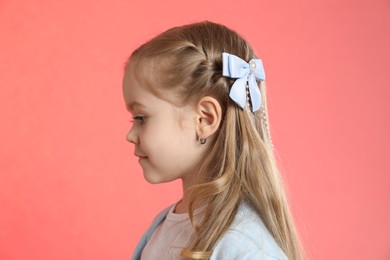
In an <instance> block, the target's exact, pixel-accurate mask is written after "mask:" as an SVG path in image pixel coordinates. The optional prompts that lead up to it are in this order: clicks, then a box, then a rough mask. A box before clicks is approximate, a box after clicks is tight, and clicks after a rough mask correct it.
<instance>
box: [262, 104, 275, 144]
mask: <svg viewBox="0 0 390 260" xmlns="http://www.w3.org/2000/svg"><path fill="white" fill-rule="evenodd" d="M260 112H261V121H263V123H264V127H265V131H266V134H267V136H268V139H269V142H270V146H271V148H272V150H273V149H274V144H273V143H272V139H271V134H270V131H269V128H268V122H267V113H266V112H265V109H264V107H263V106H261V108H260Z"/></svg>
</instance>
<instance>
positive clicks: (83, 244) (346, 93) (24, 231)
mask: <svg viewBox="0 0 390 260" xmlns="http://www.w3.org/2000/svg"><path fill="white" fill-rule="evenodd" d="M205 19H207V20H211V21H215V22H220V23H223V24H226V25H227V26H229V27H231V28H233V29H235V30H237V31H238V32H239V33H241V34H242V35H243V36H244V37H245V38H246V39H248V40H249V42H250V43H251V44H252V45H253V46H254V48H255V49H256V51H257V53H258V55H259V56H260V57H261V58H262V59H263V62H264V66H265V70H266V73H267V87H268V104H269V110H270V124H271V133H272V137H273V141H274V145H275V151H276V154H277V157H278V162H279V165H280V168H281V170H282V172H283V173H284V175H285V178H286V182H287V186H288V191H289V197H290V200H291V206H292V209H293V212H294V215H295V217H296V221H297V225H298V228H299V231H300V233H301V236H302V239H303V241H304V244H305V247H306V250H307V254H308V256H309V259H314V260H320V259H323V260H325V259H333V260H337V259H354V260H360V259H361V260H363V259H380V260H388V259H390V222H389V220H390V206H389V205H390V203H389V199H390V166H389V159H388V156H389V146H390V140H389V133H390V122H389V118H390V116H389V115H390V113H389V112H390V105H389V98H390V84H389V75H390V73H389V71H390V48H389V46H390V34H389V31H390V2H389V1H388V0H354V1H352V0H327V1H310V0H299V1H288V0H280V1H258V0H252V1H247V0H243V1H240V2H237V1H235V2H233V1H226V0H225V1H222V0H216V1H206V0H198V1H192V2H189V1H179V0H167V1H156V0H155V1H141V0H133V1H129V0H127V1H126V0H99V1H78V0H77V1H76V0H68V1H49V0H42V1H33V0H20V1H10V0H2V1H0V120H1V122H2V123H1V127H0V134H1V144H0V259H2V260H11V259H40V260H44V259H130V256H131V253H132V251H133V250H134V248H135V245H136V242H137V241H138V239H139V237H140V236H141V234H142V233H143V231H144V230H145V229H146V227H147V226H148V225H149V224H150V222H151V220H152V218H153V217H154V215H155V214H156V213H157V212H158V211H159V210H161V209H162V208H164V207H166V206H167V205H169V204H171V203H173V202H175V201H177V200H178V199H179V198H180V195H181V191H180V188H181V186H180V183H179V182H174V183H169V184H161V185H150V184H148V183H146V181H145V180H144V179H143V176H142V172H141V170H140V167H139V166H138V164H137V161H136V158H135V157H134V156H133V146H132V145H131V144H129V143H128V142H127V141H126V139H125V137H126V133H127V131H128V129H129V127H130V123H129V122H128V120H129V119H130V114H128V112H126V109H125V105H124V102H123V97H122V92H121V91H122V87H121V81H122V76H123V64H124V62H125V61H126V59H127V57H128V55H130V53H131V51H132V50H134V48H135V47H137V46H138V45H139V44H141V43H143V42H144V41H146V40H148V39H150V38H151V37H153V36H155V35H156V34H158V33H160V32H162V31H163V30H165V29H168V28H170V27H172V26H175V25H182V24H186V23H191V22H196V21H201V20H205Z"/></svg>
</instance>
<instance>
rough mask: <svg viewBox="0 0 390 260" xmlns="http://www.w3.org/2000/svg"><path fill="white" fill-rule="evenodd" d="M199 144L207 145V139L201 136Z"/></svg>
mask: <svg viewBox="0 0 390 260" xmlns="http://www.w3.org/2000/svg"><path fill="white" fill-rule="evenodd" d="M199 143H200V144H205V143H206V138H202V136H201V135H200V136H199Z"/></svg>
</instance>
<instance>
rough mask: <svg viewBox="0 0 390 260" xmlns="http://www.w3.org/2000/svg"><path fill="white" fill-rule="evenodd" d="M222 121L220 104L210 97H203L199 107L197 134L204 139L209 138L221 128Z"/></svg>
mask: <svg viewBox="0 0 390 260" xmlns="http://www.w3.org/2000/svg"><path fill="white" fill-rule="evenodd" d="M221 120H222V109H221V106H220V104H219V102H218V101H217V100H216V99H215V98H213V97H210V96H205V97H202V98H201V99H200V100H199V102H198V105H197V124H196V126H197V128H196V132H197V134H198V137H199V136H202V138H208V137H210V136H211V135H213V134H214V133H215V132H216V131H217V130H218V128H219V125H220V124H221Z"/></svg>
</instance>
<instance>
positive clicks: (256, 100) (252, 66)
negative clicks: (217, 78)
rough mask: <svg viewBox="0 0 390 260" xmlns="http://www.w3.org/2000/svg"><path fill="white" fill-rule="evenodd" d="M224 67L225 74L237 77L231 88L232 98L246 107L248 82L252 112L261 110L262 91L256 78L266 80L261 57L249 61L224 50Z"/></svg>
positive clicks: (223, 72)
mask: <svg viewBox="0 0 390 260" xmlns="http://www.w3.org/2000/svg"><path fill="white" fill-rule="evenodd" d="M222 67H223V69H222V74H223V76H226V77H230V78H235V79H236V81H235V82H234V83H233V86H232V88H231V89H230V94H229V96H230V98H231V99H233V100H234V102H236V103H237V104H238V105H239V106H240V107H242V108H243V109H244V108H245V103H246V99H247V90H246V85H247V84H248V88H249V96H250V100H251V103H252V112H255V111H257V110H259V109H260V107H261V93H260V89H259V86H258V85H257V82H256V79H259V80H265V74H264V68H263V62H262V61H261V60H260V59H251V60H250V61H249V63H248V62H246V61H244V60H243V59H241V58H239V57H237V56H235V55H233V54H230V53H226V52H223V53H222Z"/></svg>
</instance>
